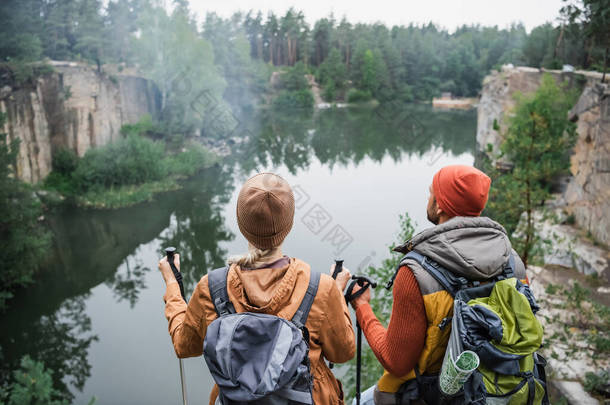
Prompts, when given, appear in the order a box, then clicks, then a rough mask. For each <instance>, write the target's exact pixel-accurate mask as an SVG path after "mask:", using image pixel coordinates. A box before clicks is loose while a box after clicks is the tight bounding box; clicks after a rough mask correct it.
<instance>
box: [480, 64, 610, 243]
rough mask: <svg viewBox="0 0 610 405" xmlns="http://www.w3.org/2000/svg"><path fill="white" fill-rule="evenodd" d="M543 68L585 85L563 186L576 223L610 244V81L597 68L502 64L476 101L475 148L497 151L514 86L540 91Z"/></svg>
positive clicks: (571, 83)
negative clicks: (603, 80)
mask: <svg viewBox="0 0 610 405" xmlns="http://www.w3.org/2000/svg"><path fill="white" fill-rule="evenodd" d="M544 73H549V74H551V75H553V76H554V77H555V78H556V79H557V80H558V81H565V80H567V81H568V82H569V86H570V87H573V88H574V87H575V88H579V89H582V90H581V91H582V93H581V95H580V98H579V100H578V102H577V103H576V105H575V106H574V107H573V108H572V110H571V111H570V119H573V120H575V121H577V126H578V140H577V143H576V146H575V147H574V150H573V154H572V157H571V174H572V176H571V177H570V178H569V179H567V187H564V189H563V190H562V193H563V198H564V199H565V200H566V202H567V203H568V205H567V207H566V209H567V211H568V212H569V213H573V214H574V216H575V218H576V224H577V225H578V226H579V227H580V228H582V229H585V230H586V231H588V232H590V233H591V235H592V236H593V237H594V238H595V239H596V240H598V241H599V242H602V243H604V244H606V245H610V218H609V217H608V215H607V213H608V212H610V198H609V197H610V99H609V97H608V96H609V95H610V85H609V84H608V83H607V82H608V81H609V76H610V75H607V78H606V83H603V84H602V83H601V77H602V75H601V73H598V72H584V71H576V72H562V71H558V70H548V71H545V70H541V69H534V68H528V67H512V66H504V67H503V68H502V70H501V71H500V72H494V73H492V74H491V75H489V76H487V77H486V78H485V80H484V81H483V90H482V92H481V99H480V101H479V106H478V118H477V148H478V150H479V151H481V152H482V153H484V154H486V155H487V156H488V157H489V158H491V159H492V160H493V159H494V158H495V156H496V155H497V153H498V152H499V146H500V144H501V142H502V135H501V134H502V133H504V132H505V130H506V128H507V122H508V120H507V117H509V116H510V114H511V111H512V109H513V108H514V106H515V103H516V102H515V98H514V95H515V93H516V92H521V93H523V94H527V93H531V92H534V91H536V89H537V88H538V87H539V86H540V83H541V80H542V76H543V74H544Z"/></svg>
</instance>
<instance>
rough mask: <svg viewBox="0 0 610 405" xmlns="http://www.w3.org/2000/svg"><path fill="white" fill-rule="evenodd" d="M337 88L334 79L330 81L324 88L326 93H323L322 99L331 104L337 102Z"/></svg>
mask: <svg viewBox="0 0 610 405" xmlns="http://www.w3.org/2000/svg"><path fill="white" fill-rule="evenodd" d="M336 92H337V89H336V86H335V82H334V81H333V79H328V82H327V83H326V86H325V87H324V91H323V92H322V97H323V98H324V100H326V101H328V102H329V103H330V102H333V101H335V97H336Z"/></svg>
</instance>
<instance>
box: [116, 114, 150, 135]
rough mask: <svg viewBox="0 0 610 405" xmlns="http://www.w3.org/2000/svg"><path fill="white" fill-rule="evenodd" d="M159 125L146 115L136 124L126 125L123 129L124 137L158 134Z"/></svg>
mask: <svg viewBox="0 0 610 405" xmlns="http://www.w3.org/2000/svg"><path fill="white" fill-rule="evenodd" d="M158 130H159V129H158V128H157V125H156V124H155V123H154V122H153V120H152V117H151V116H150V115H149V114H146V115H144V116H143V117H142V118H140V120H139V121H138V122H136V123H135V124H125V125H123V126H122V127H121V134H122V135H130V134H134V135H144V134H147V133H152V132H158Z"/></svg>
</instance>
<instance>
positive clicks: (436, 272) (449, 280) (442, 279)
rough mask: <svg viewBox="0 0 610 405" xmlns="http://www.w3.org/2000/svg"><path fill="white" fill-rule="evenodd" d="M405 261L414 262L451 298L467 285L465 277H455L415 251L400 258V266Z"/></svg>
mask: <svg viewBox="0 0 610 405" xmlns="http://www.w3.org/2000/svg"><path fill="white" fill-rule="evenodd" d="M407 259H412V260H414V261H416V262H417V263H418V264H419V265H420V266H421V267H422V268H423V269H424V270H425V271H426V272H427V273H428V274H430V275H431V276H432V277H434V279H435V280H436V281H438V283H439V284H440V285H441V286H442V287H443V288H444V289H445V290H447V292H448V293H449V294H451V296H452V297H455V294H456V293H457V292H458V291H460V290H461V289H462V288H465V287H466V286H467V285H468V280H467V279H466V278H465V277H460V276H457V275H455V274H453V273H451V272H450V271H449V270H447V269H445V268H444V267H443V266H441V265H440V264H438V263H437V262H436V261H434V260H432V259H430V258H429V257H426V256H424V255H422V254H421V253H419V252H416V251H415V250H412V251H410V252H409V253H407V254H406V255H405V257H403V258H402V260H401V261H400V265H401V266H402V265H404V264H405V263H404V262H405V261H406V260H407Z"/></svg>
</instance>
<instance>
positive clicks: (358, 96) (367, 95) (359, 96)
mask: <svg viewBox="0 0 610 405" xmlns="http://www.w3.org/2000/svg"><path fill="white" fill-rule="evenodd" d="M372 98H373V95H372V94H371V92H370V91H368V90H358V89H349V91H348V92H347V102H348V103H363V102H365V101H369V100H371V99H372Z"/></svg>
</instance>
